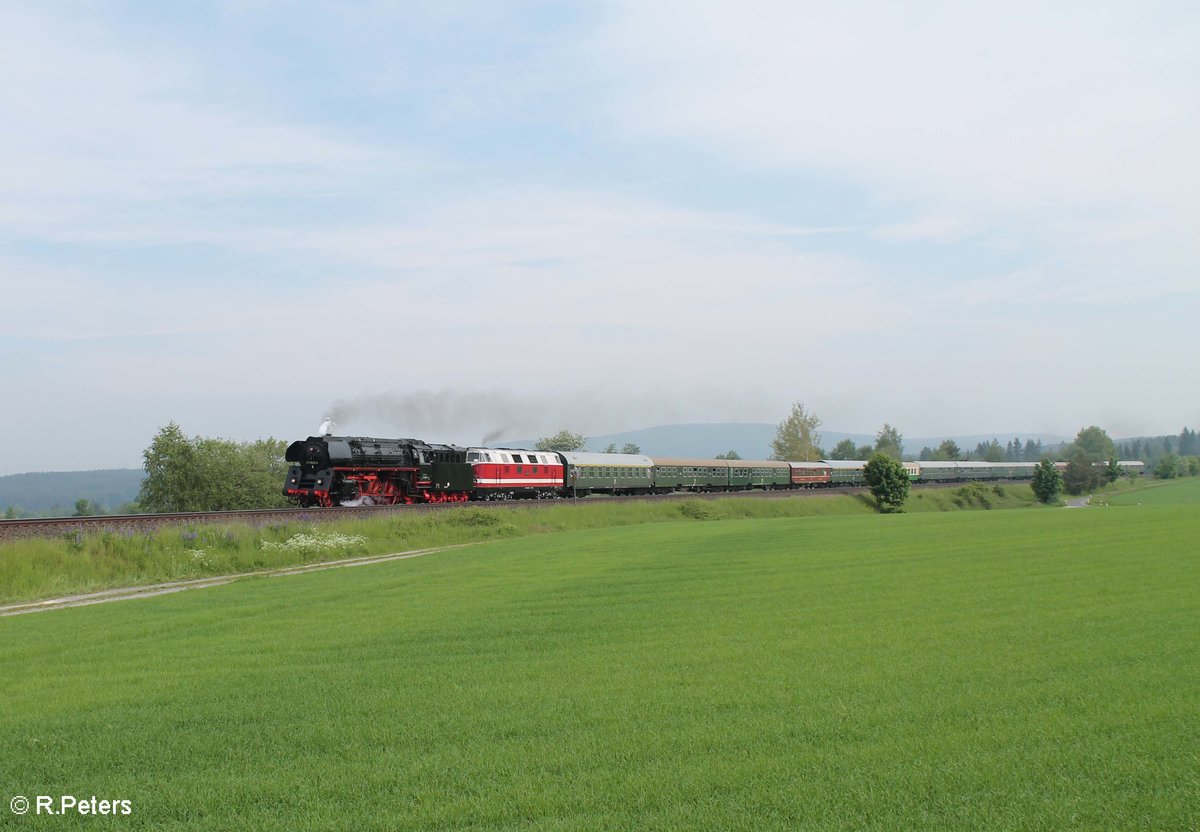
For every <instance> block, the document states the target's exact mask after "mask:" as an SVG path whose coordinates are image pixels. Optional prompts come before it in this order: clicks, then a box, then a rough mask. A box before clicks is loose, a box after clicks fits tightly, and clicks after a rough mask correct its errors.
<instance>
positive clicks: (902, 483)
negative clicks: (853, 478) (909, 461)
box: [863, 451, 910, 513]
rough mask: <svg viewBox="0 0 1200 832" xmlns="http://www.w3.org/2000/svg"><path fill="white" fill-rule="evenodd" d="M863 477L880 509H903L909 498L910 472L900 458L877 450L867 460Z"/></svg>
mask: <svg viewBox="0 0 1200 832" xmlns="http://www.w3.org/2000/svg"><path fill="white" fill-rule="evenodd" d="M863 479H864V480H865V482H866V483H867V487H868V488H870V489H871V494H872V495H873V496H874V497H875V502H876V503H877V504H878V505H879V510H880V511H881V512H884V513H892V512H898V511H902V510H903V507H904V501H905V500H906V499H908V490H909V488H910V482H909V479H908V472H907V471H905V470H904V466H903V465H901V464H900V462H899V460H896V459H894V458H893V457H892V456H891V455H889V454H887V453H884V452H882V451H877V452H876V453H874V454H872V455H871V458H870V459H869V460H867V464H866V466H865V467H864V468H863Z"/></svg>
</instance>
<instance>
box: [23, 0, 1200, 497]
mask: <svg viewBox="0 0 1200 832" xmlns="http://www.w3.org/2000/svg"><path fill="white" fill-rule="evenodd" d="M1198 41H1200V6H1197V5H1196V4H1194V3H1184V2H1178V3H1170V2H1166V3H1156V2H1145V1H1144V0H1139V2H1136V3H1135V2H1104V0H1099V2H1091V3H1056V2H1050V3H1047V2H1044V0H1041V1H1040V2H1035V3H1034V2H1031V3H1026V2H1020V0H1016V1H1015V2H1014V1H1012V0H1006V2H1003V3H1000V2H977V3H969V4H968V3H959V4H953V3H952V4H947V3H941V2H937V3H933V2H921V0H917V1H916V2H912V3H904V4H896V3H876V2H870V0H867V1H866V2H857V3H839V4H831V3H819V4H817V3H803V2H764V1H763V0H739V2H737V3H733V2H728V0H726V1H725V2H715V1H713V0H688V2H686V3H684V2H656V1H655V0H611V2H596V3H591V2H589V3H561V2H554V3H550V2H545V3H543V2H522V0H503V1H502V2H501V1H499V0H497V2H490V0H464V2H455V3H449V4H446V3H421V4H416V3H403V2H394V3H393V2H370V1H369V0H364V2H357V3H335V2H328V3H320V2H309V3H304V2H301V3H291V2H289V3H282V2H273V0H243V2H221V0H216V1H215V2H203V3H201V2H186V3H149V2H103V0H102V1H101V2H96V3H67V2H54V1H53V0H49V1H48V2H42V3H37V4H33V3H15V2H7V3H0V78H2V79H4V80H3V81H0V113H2V114H3V120H4V123H5V126H4V129H3V130H0V390H2V393H0V402H2V407H0V413H3V417H2V418H0V473H3V474H15V473H21V472H26V471H43V470H81V469H97V468H111V467H138V466H140V465H141V462H142V452H143V450H144V449H145V448H146V447H147V446H148V445H149V444H150V441H151V440H152V439H153V437H154V435H155V434H156V433H157V432H158V430H159V429H160V428H161V427H162V426H164V425H166V424H167V423H169V422H172V421H173V422H176V423H177V424H179V425H180V426H181V428H182V429H183V430H184V432H185V433H187V434H188V435H201V436H218V437H225V438H230V439H236V440H240V441H249V440H253V439H258V438H260V437H268V436H270V437H275V438H279V439H288V440H292V439H299V438H303V437H305V436H307V435H309V434H310V433H312V432H314V431H315V430H316V429H317V426H318V424H319V423H320V422H321V420H322V418H323V417H324V416H326V415H329V414H333V415H335V417H336V418H337V420H338V432H341V433H350V434H360V435H382V436H414V437H419V438H422V439H425V440H427V441H431V442H456V443H461V444H470V443H478V442H479V441H480V440H481V438H482V437H484V436H495V435H510V436H536V435H546V434H549V433H552V432H556V431H557V430H559V429H560V428H568V429H571V430H573V431H576V432H582V433H585V434H605V433H614V432H618V431H623V430H629V429H636V428H642V427H650V426H653V425H658V424H668V423H675V422H722V421H751V422H768V423H775V422H779V421H781V420H782V419H783V418H785V417H786V415H787V412H788V410H789V408H790V405H791V403H792V402H794V401H802V402H803V403H804V404H805V405H806V407H808V409H809V410H811V411H813V412H815V413H816V414H818V416H819V417H820V418H821V420H822V421H823V425H824V427H825V428H826V429H828V430H832V431H845V432H862V433H874V432H875V431H877V430H878V429H879V427H880V426H881V425H882V424H883V423H884V422H888V423H890V424H892V425H894V426H896V427H897V428H899V429H900V431H901V432H902V433H903V434H905V435H907V436H938V435H960V434H986V433H992V432H995V433H998V434H1000V435H1001V436H1004V435H1012V434H1013V433H1020V434H1022V435H1024V434H1028V433H1034V432H1044V433H1054V434H1061V435H1068V436H1071V435H1074V434H1075V433H1076V432H1077V431H1078V430H1079V429H1080V428H1081V427H1083V426H1085V425H1091V424H1098V425H1100V426H1102V427H1104V428H1105V429H1106V430H1108V431H1109V432H1110V433H1111V434H1112V435H1113V436H1115V437H1122V436H1134V435H1142V434H1162V433H1178V432H1179V430H1180V429H1181V428H1182V427H1183V426H1184V425H1190V426H1193V427H1195V426H1197V425H1200V384H1197V381H1198V380H1200V357H1198V356H1200V350H1198V348H1197V345H1198V343H1200V341H1198V339H1197V335H1196V330H1195V327H1196V325H1197V322H1198V321H1200V316H1198V315H1197V313H1200V279H1198V274H1197V265H1198V263H1200V234H1198V233H1197V232H1198V231H1200V153H1198V152H1197V148H1198V147H1200V83H1198V82H1200V50H1197V49H1196V48H1195V44H1196V43H1197V42H1198Z"/></svg>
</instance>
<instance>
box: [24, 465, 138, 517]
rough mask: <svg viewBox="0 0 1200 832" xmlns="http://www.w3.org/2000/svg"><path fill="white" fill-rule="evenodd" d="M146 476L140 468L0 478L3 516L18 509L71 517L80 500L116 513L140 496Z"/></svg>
mask: <svg viewBox="0 0 1200 832" xmlns="http://www.w3.org/2000/svg"><path fill="white" fill-rule="evenodd" d="M144 476H145V472H144V471H142V469H140V468H115V469H111V470H106V471H52V472H44V473H34V474H10V475H9V476H7V477H0V513H2V512H4V511H5V510H6V509H8V507H9V506H16V507H18V508H22V509H25V510H26V511H30V512H33V513H35V514H46V513H63V514H70V513H71V512H73V511H74V509H75V502H76V501H77V500H80V499H84V500H91V501H92V502H93V503H95V504H96V505H98V506H100V507H101V508H104V509H107V510H110V511H111V510H115V509H117V508H119V507H120V506H122V505H124V504H125V503H128V502H129V501H130V500H132V499H134V498H135V497H137V494H138V489H139V488H140V487H141V484H142V478H143V477H144ZM56 510H57V511H56Z"/></svg>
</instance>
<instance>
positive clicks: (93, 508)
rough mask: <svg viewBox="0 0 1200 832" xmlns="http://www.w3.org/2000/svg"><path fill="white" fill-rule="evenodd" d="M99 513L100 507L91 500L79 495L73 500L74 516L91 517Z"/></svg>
mask: <svg viewBox="0 0 1200 832" xmlns="http://www.w3.org/2000/svg"><path fill="white" fill-rule="evenodd" d="M100 513H101V511H100V507H99V506H97V505H96V504H95V503H93V502H92V501H91V500H88V499H85V498H83V497H80V498H79V499H78V500H76V501H75V514H74V515H73V516H75V517H92V516H93V515H96V514H100Z"/></svg>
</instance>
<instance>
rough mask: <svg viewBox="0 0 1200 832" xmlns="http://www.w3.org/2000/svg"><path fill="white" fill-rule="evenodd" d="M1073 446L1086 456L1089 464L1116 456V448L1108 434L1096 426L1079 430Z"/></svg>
mask: <svg viewBox="0 0 1200 832" xmlns="http://www.w3.org/2000/svg"><path fill="white" fill-rule="evenodd" d="M1074 445H1075V447H1076V448H1077V449H1079V450H1081V451H1083V452H1084V453H1085V454H1087V457H1088V460H1089V461H1090V462H1104V461H1106V460H1108V459H1111V458H1112V457H1113V456H1114V455H1115V454H1116V447H1115V446H1114V445H1113V441H1112V439H1111V438H1110V437H1109V435H1108V433H1106V432H1105V431H1104V429H1103V428H1099V427H1097V426H1096V425H1091V426H1090V427H1086V428H1083V429H1081V430H1080V431H1079V434H1078V435H1077V436H1076V437H1075V443H1074Z"/></svg>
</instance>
